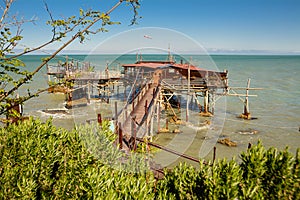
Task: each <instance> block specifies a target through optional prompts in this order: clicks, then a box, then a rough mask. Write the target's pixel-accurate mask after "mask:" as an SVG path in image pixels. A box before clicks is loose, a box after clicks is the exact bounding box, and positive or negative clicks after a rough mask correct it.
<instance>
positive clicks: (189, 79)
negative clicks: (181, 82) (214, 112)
mask: <svg viewBox="0 0 300 200" xmlns="http://www.w3.org/2000/svg"><path fill="white" fill-rule="evenodd" d="M190 68H191V67H190V64H188V92H187V100H186V121H187V122H188V121H189V104H190V96H189V95H190V89H191V88H190V87H191V69H190Z"/></svg>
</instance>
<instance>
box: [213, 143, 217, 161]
mask: <svg viewBox="0 0 300 200" xmlns="http://www.w3.org/2000/svg"><path fill="white" fill-rule="evenodd" d="M216 151H217V147H215V146H214V155H213V163H214V162H215V160H216Z"/></svg>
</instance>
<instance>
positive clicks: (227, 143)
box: [218, 138, 237, 147]
mask: <svg viewBox="0 0 300 200" xmlns="http://www.w3.org/2000/svg"><path fill="white" fill-rule="evenodd" d="M218 143H220V144H225V145H227V146H230V147H236V146H237V143H236V142H233V141H231V140H230V139H229V138H223V139H219V140H218Z"/></svg>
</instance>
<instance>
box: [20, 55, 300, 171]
mask: <svg viewBox="0 0 300 200" xmlns="http://www.w3.org/2000/svg"><path fill="white" fill-rule="evenodd" d="M43 57H46V56H45V55H26V56H23V57H22V58H21V60H23V61H24V63H25V64H26V70H28V71H32V70H34V69H35V68H36V67H37V66H39V64H40V63H41V60H42V58H43ZM166 57H167V55H157V54H155V55H154V54H153V55H152V54H148V55H147V54H146V55H143V57H142V59H143V60H166ZM66 59H68V61H72V62H74V63H79V64H80V63H83V62H88V63H89V64H90V65H91V66H94V67H95V70H100V71H101V70H104V69H105V68H106V66H108V67H109V69H114V70H122V67H121V65H122V64H125V63H134V62H135V61H136V59H137V55H135V54H129V55H122V56H120V55H67V56H66V55H59V56H57V57H56V58H55V59H54V60H52V61H51V62H50V64H52V65H55V64H56V63H57V62H59V61H61V62H65V61H66ZM138 59H141V57H138ZM173 59H175V60H176V61H177V62H182V60H183V62H190V63H191V64H193V65H196V66H198V67H200V68H204V69H210V70H218V71H224V70H228V78H229V81H228V82H229V86H230V87H231V88H232V90H231V91H230V93H231V94H241V96H239V97H238V96H218V97H217V98H216V107H215V116H213V117H202V116H200V115H199V110H197V106H196V105H195V103H193V102H194V101H193V100H192V99H189V102H190V103H189V105H188V109H186V106H185V105H184V104H185V102H187V98H186V97H184V95H183V96H182V99H183V100H182V102H183V106H182V108H181V110H176V112H177V114H178V115H179V116H180V118H181V120H182V121H186V112H187V111H186V110H188V113H189V119H188V123H186V124H182V125H176V124H172V123H170V124H169V128H170V130H175V129H178V130H179V131H180V133H173V132H172V131H171V132H170V133H160V134H156V132H157V130H156V129H155V128H154V133H153V135H154V137H153V142H154V143H158V144H160V145H163V146H165V147H167V148H169V149H173V150H176V151H178V152H180V153H181V154H186V155H189V156H192V157H195V158H203V159H206V160H212V159H213V156H214V151H213V149H214V147H216V151H215V156H216V159H223V158H226V159H237V160H238V159H240V154H241V152H243V151H246V150H247V148H248V145H249V143H251V144H253V145H254V144H256V143H257V142H258V141H259V140H261V141H262V143H263V144H264V145H265V147H266V148H270V147H275V148H278V149H279V150H283V149H285V148H286V147H288V148H289V151H290V152H291V153H293V154H295V153H296V149H297V148H299V147H300V90H299V86H300V78H299V77H300V56H298V55H210V56H203V55H183V56H182V55H181V56H178V55H174V57H173ZM46 73H47V69H46V67H44V68H42V69H41V70H40V71H39V72H38V73H37V74H36V75H35V76H34V78H33V81H32V82H31V83H28V84H26V85H24V86H22V87H21V88H20V90H19V91H18V92H19V93H20V94H26V93H27V92H28V91H30V92H32V93H34V92H36V91H38V90H40V89H44V88H47V86H48V85H47V83H48V80H49V77H48V76H47V74H46ZM248 80H250V88H258V89H257V90H254V89H253V90H249V95H250V96H249V110H250V113H251V116H252V117H253V118H254V119H253V120H244V119H240V118H238V116H239V115H240V114H241V113H242V112H243V109H244V102H243V101H244V99H245V97H244V95H245V94H246V90H245V88H246V87H247V82H248ZM121 90H122V89H121ZM121 90H120V91H121ZM65 98H66V97H65V95H64V94H50V93H47V92H44V93H41V94H40V95H39V96H38V97H35V98H32V99H30V100H29V101H27V102H26V103H25V104H24V115H25V116H33V117H39V118H41V119H42V120H47V119H49V118H52V120H53V123H54V124H55V125H56V126H59V127H63V128H66V129H69V130H70V129H73V128H74V127H75V126H78V125H81V124H84V123H85V122H86V121H87V120H96V118H97V114H99V113H101V115H102V117H103V118H111V117H113V113H114V102H117V105H118V110H120V109H121V108H122V106H124V104H125V103H126V98H125V96H124V95H123V96H122V94H118V95H114V94H112V95H111V96H110V98H111V101H110V103H106V102H103V101H100V100H93V101H91V103H90V104H89V105H88V106H86V107H79V108H74V109H70V110H67V111H66V112H61V113H52V114H49V113H46V112H43V110H45V109H60V110H64V109H65ZM167 116H168V112H167V111H163V113H162V117H161V121H160V122H154V127H155V124H156V123H160V127H164V126H165V119H164V117H167ZM208 121H210V125H205V124H206V122H208ZM222 138H229V139H230V140H231V141H233V142H235V143H236V144H237V146H236V147H229V146H227V145H224V144H220V143H217V140H218V139H222ZM153 157H154V159H155V160H156V161H157V162H158V163H161V164H162V165H164V166H172V165H174V164H176V163H178V162H179V161H184V159H182V158H179V159H178V156H174V155H172V154H170V153H167V152H164V151H157V152H156V153H155V155H153Z"/></svg>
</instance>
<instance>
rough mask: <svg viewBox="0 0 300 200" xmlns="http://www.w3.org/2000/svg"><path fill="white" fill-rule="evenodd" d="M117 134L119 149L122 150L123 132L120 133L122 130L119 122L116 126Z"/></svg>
mask: <svg viewBox="0 0 300 200" xmlns="http://www.w3.org/2000/svg"><path fill="white" fill-rule="evenodd" d="M118 133H119V148H120V149H122V148H123V132H122V128H121V122H119V125H118Z"/></svg>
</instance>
